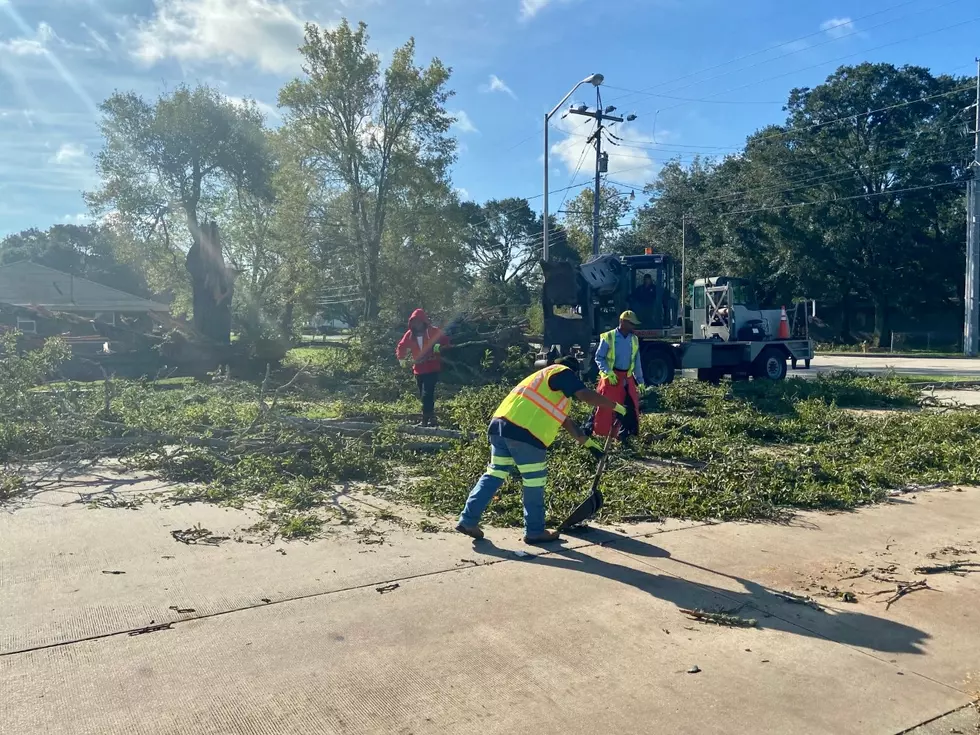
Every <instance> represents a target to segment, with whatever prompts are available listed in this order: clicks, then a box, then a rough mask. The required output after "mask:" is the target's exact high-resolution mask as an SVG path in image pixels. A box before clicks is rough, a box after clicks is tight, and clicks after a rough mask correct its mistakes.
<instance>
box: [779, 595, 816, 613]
mask: <svg viewBox="0 0 980 735" xmlns="http://www.w3.org/2000/svg"><path fill="white" fill-rule="evenodd" d="M773 594H774V595H775V596H776V597H778V598H779V599H780V600H783V601H784V602H788V603H790V604H792V605H806V606H807V607H812V608H813V609H814V610H819V611H820V612H824V609H823V607H821V606H820V603H819V602H817V601H816V600H814V599H813V598H812V597H809V596H807V595H795V594H793V593H792V592H774V593H773Z"/></svg>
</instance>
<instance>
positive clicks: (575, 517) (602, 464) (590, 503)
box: [558, 427, 613, 531]
mask: <svg viewBox="0 0 980 735" xmlns="http://www.w3.org/2000/svg"><path fill="white" fill-rule="evenodd" d="M612 435H613V432H612V427H610V431H609V433H608V434H607V435H606V445H605V446H604V447H603V449H602V459H600V460H599V465H598V466H597V467H596V468H595V477H593V478H592V489H591V491H590V492H589V497H587V498H586V499H585V500H583V501H582V502H581V503H580V504H579V506H578V507H577V508H576V509H575V510H573V511H572V513H571V515H569V516H568V518H566V519H565V520H564V521H562V522H561V525H560V526H558V530H559V531H567V530H568V529H569V528H572V527H573V526H578V525H580V524H582V523H585V522H586V521H587V520H589V519H590V518H591V517H592V516H594V515H595V514H596V513H598V512H599V509H600V508H602V503H603V500H602V492H601V491H600V490H599V480H600V479H601V478H602V471H603V470H604V469H605V468H606V460H607V459H608V458H609V443H610V442H611V441H612Z"/></svg>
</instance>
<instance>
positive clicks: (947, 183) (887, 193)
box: [717, 181, 962, 217]
mask: <svg viewBox="0 0 980 735" xmlns="http://www.w3.org/2000/svg"><path fill="white" fill-rule="evenodd" d="M960 183H962V182H960V181H945V182H942V183H939V184H924V185H922V186H910V187H907V188H905V189H890V190H888V191H879V192H874V193H870V194H856V195H854V196H848V197H837V198H835V199H822V200H820V201H816V202H795V203H793V204H779V205H775V206H771V207H758V208H756V209H739V210H735V211H734V212H719V213H718V215H717V216H719V217H730V216H732V215H736V214H751V213H753V212H775V211H778V210H781V209H793V208H794V207H811V206H815V205H818V204H836V203H837V202H849V201H854V200H856V199H870V198H871V197H879V196H894V195H896V194H906V193H908V192H912V191H923V190H925V189H938V188H940V187H943V186H956V185H957V184H960Z"/></svg>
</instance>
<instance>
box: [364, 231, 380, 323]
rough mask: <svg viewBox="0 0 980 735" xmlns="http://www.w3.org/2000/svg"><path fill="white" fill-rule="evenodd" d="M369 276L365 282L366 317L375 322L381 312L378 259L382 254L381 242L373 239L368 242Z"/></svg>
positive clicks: (366, 254)
mask: <svg viewBox="0 0 980 735" xmlns="http://www.w3.org/2000/svg"><path fill="white" fill-rule="evenodd" d="M366 250H367V252H366V253H365V256H366V259H367V278H366V282H365V284H364V318H365V319H366V320H367V321H369V322H373V321H376V320H377V318H378V314H380V313H381V304H380V303H379V302H380V297H381V294H380V288H379V286H378V261H379V260H380V255H381V243H380V242H375V241H374V240H373V239H372V240H370V241H368V243H367V248H366Z"/></svg>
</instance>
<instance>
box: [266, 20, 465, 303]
mask: <svg viewBox="0 0 980 735" xmlns="http://www.w3.org/2000/svg"><path fill="white" fill-rule="evenodd" d="M300 51H301V53H302V55H303V60H304V66H303V71H304V77H303V78H300V79H295V80H293V81H291V82H289V83H288V84H287V85H286V86H285V87H284V88H283V89H282V91H281V92H280V93H279V104H280V106H282V107H284V108H286V110H287V114H286V124H287V126H288V128H289V130H290V133H291V134H292V135H294V136H295V137H296V140H297V144H298V145H299V147H300V148H301V149H302V150H303V151H304V162H305V163H306V164H308V165H310V166H311V167H313V168H315V170H316V172H317V175H318V176H319V178H320V180H321V182H322V187H323V189H324V192H325V197H324V198H333V197H327V196H326V192H328V191H331V190H333V191H334V192H336V191H337V190H338V189H339V190H341V191H342V192H343V194H344V197H343V198H342V200H341V201H342V203H343V204H344V210H345V211H344V212H343V214H344V229H345V230H346V236H347V240H348V242H349V245H350V247H351V250H352V255H353V256H354V259H355V267H356V271H357V278H358V282H359V286H360V292H361V294H360V295H361V297H362V298H363V300H364V308H363V314H364V316H365V317H367V318H368V319H375V318H376V317H377V316H378V314H379V312H380V305H381V292H382V283H381V277H380V276H381V272H380V268H381V252H382V242H383V239H384V236H385V231H386V225H387V224H388V215H389V213H390V212H391V210H392V208H393V206H394V204H395V202H396V201H398V200H399V198H401V197H404V196H405V194H406V191H407V190H408V189H409V188H410V187H411V186H412V185H413V184H414V183H416V182H417V181H418V179H419V178H420V176H421V175H422V172H426V175H427V176H429V177H431V179H432V180H434V181H438V182H440V183H441V184H442V185H445V186H448V167H449V165H450V164H451V163H452V161H453V160H454V152H455V140H454V139H452V138H451V137H449V136H448V131H449V126H450V125H451V123H452V121H453V118H452V117H451V115H449V113H448V112H447V111H446V109H445V104H446V102H447V101H448V100H449V98H450V96H451V95H452V92H450V91H449V90H448V89H447V87H446V84H447V82H448V80H449V75H450V70H449V69H447V68H446V67H445V66H443V64H442V62H441V61H439V60H438V59H433V60H432V61H431V62H430V63H429V65H428V66H427V67H425V68H421V67H418V66H416V65H415V41H414V40H409V41H408V43H406V44H405V45H404V46H401V47H400V48H398V49H395V51H394V52H393V54H392V58H391V63H390V64H389V65H388V67H387V69H385V70H384V71H383V72H382V70H381V62H380V58H379V57H378V55H377V54H376V53H372V52H370V51H369V50H368V35H367V26H366V25H365V24H364V23H360V24H359V25H358V27H357V29H356V30H355V29H353V28H352V27H351V26H350V24H349V23H348V22H347V21H346V20H343V21H341V23H340V24H339V25H338V26H336V28H334V29H332V30H331V29H328V28H320V27H319V26H315V25H308V26H307V27H306V34H305V42H304V44H303V46H302V47H301V49H300Z"/></svg>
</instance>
